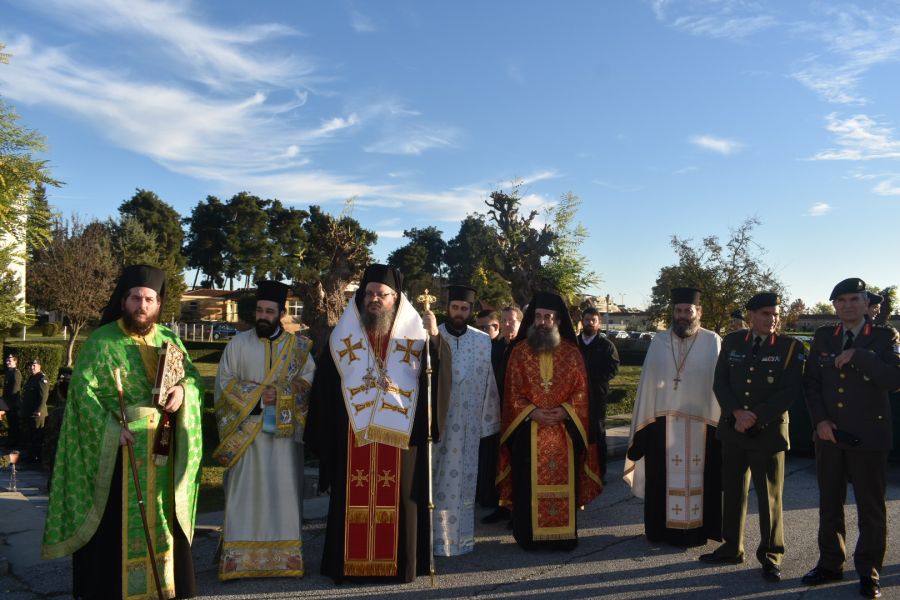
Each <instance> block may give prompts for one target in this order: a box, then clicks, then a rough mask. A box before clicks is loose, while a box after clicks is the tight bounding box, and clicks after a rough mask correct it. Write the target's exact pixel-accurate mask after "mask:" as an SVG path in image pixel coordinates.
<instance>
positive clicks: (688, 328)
mask: <svg viewBox="0 0 900 600" xmlns="http://www.w3.org/2000/svg"><path fill="white" fill-rule="evenodd" d="M699 330H700V319H694V320H693V321H691V322H690V323H687V324H684V323H678V322H675V323H672V331H674V332H675V335H677V336H678V337H680V338H688V337H691V336H693V335H694V334H696V333H697V331H699Z"/></svg>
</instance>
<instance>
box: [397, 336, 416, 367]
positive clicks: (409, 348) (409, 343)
mask: <svg viewBox="0 0 900 600" xmlns="http://www.w3.org/2000/svg"><path fill="white" fill-rule="evenodd" d="M413 344H415V341H414V340H412V339H410V338H406V346H403V345H402V344H401V343H400V342H397V345H396V346H395V347H394V352H402V353H403V358H401V359H400V362H405V363H406V364H408V365H412V363H411V362H410V361H409V356H410V355H412V356H415V357H416V358H419V357H420V356H421V355H422V351H421V350H413Z"/></svg>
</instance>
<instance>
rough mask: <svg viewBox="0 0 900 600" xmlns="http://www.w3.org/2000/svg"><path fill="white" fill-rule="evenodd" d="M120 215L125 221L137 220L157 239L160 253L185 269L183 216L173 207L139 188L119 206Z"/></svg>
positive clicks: (153, 194)
mask: <svg viewBox="0 0 900 600" xmlns="http://www.w3.org/2000/svg"><path fill="white" fill-rule="evenodd" d="M119 214H120V215H121V217H122V218H123V219H124V218H126V217H134V218H135V219H137V221H138V222H139V223H141V224H142V225H143V226H144V229H146V230H147V231H149V232H150V233H152V234H153V235H154V236H155V237H156V243H157V245H158V246H159V248H160V253H161V254H162V255H164V256H165V257H166V258H171V259H172V260H173V261H174V262H175V263H176V264H178V265H179V267H181V268H184V263H185V259H184V257H183V256H182V254H181V246H182V242H183V241H184V231H183V230H182V229H181V215H179V214H178V211H176V210H175V209H174V208H172V206H171V205H169V204H167V203H166V202H163V201H162V200H161V199H160V198H159V196H157V195H156V194H155V193H153V192H151V191H149V190H143V189H140V188H138V189H137V190H136V191H135V194H134V196H132V197H131V198H130V199H129V200H126V201H124V202H123V203H122V204H121V205H120V206H119Z"/></svg>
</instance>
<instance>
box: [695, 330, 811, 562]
mask: <svg viewBox="0 0 900 600" xmlns="http://www.w3.org/2000/svg"><path fill="white" fill-rule="evenodd" d="M753 342H754V336H753V334H752V333H751V332H750V331H748V330H741V331H735V332H732V333H730V334H728V335H727V336H725V339H724V340H723V341H722V350H721V352H720V353H719V360H718V362H717V363H716V374H715V379H714V382H713V391H715V393H716V399H717V400H718V402H719V405H720V406H721V408H722V417H721V420H720V421H719V426H718V428H717V429H716V437H718V438H719V440H721V442H722V488H723V492H724V498H723V510H722V537H723V539H724V544H723V545H722V546H721V547H720V548H719V549H717V550H716V554H720V555H722V556H723V557H729V558H736V557H739V556H743V553H744V523H745V521H746V518H747V495H748V492H749V487H750V480H751V479H752V480H753V486H754V488H755V489H756V499H757V503H758V506H759V529H760V543H759V547H758V548H757V550H756V557H757V559H758V560H759V562H760V563H761V564H763V565H766V564H771V565H776V566H777V565H780V564H781V560H782V557H783V556H784V527H783V524H782V491H783V489H784V453H785V450H787V449H788V448H789V446H790V443H789V438H788V413H787V410H788V408H789V407H790V406H791V404H792V403H793V402H794V401H795V400H797V399H798V398H800V397H801V395H802V372H803V361H804V358H805V353H804V348H803V345H802V344H801V343H800V342H798V341H797V340H795V339H794V338H792V337H790V336H784V335H776V334H772V335H770V336H766V337H764V338H762V339H761V344H760V346H759V349H758V350H757V352H756V354H755V355H754V353H753ZM737 409H742V410H748V411H751V412H753V413H754V414H755V415H756V424H755V425H754V426H753V427H752V428H750V429H749V430H747V431H745V432H738V431H736V430H735V428H734V424H735V418H734V415H733V411H734V410H737Z"/></svg>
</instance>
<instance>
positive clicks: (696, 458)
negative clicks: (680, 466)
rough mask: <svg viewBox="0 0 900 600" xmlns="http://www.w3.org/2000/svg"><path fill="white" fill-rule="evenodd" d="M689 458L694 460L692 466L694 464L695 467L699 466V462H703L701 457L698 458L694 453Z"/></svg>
mask: <svg viewBox="0 0 900 600" xmlns="http://www.w3.org/2000/svg"><path fill="white" fill-rule="evenodd" d="M691 460H692V461H693V462H694V466H695V467H699V466H700V463H701V462H703V459H701V458H700V457H699V456H697V455H696V454H695V455H694V458H692V459H691Z"/></svg>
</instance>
